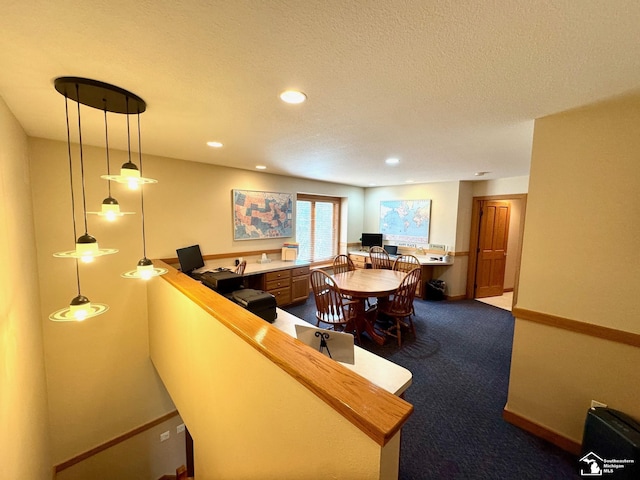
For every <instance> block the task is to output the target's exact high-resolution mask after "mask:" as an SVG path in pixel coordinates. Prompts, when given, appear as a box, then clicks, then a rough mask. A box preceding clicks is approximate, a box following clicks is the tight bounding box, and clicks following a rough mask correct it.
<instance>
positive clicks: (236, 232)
mask: <svg viewBox="0 0 640 480" xmlns="http://www.w3.org/2000/svg"><path fill="white" fill-rule="evenodd" d="M293 201H294V198H293V194H292V193H278V192H262V191H254V190H233V239H234V240H260V239H265V238H280V237H291V236H293Z"/></svg>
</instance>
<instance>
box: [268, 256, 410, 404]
mask: <svg viewBox="0 0 640 480" xmlns="http://www.w3.org/2000/svg"><path fill="white" fill-rule="evenodd" d="M287 263H291V262H287ZM276 311H277V313H278V316H277V318H276V320H275V321H274V322H273V325H274V326H275V327H276V328H278V329H279V330H281V331H283V332H285V333H287V334H289V335H291V336H292V337H294V338H295V336H296V328H295V325H296V324H299V325H307V326H313V325H311V324H310V323H309V322H305V321H304V320H302V319H301V318H298V317H296V316H295V315H292V314H290V313H289V312H285V311H284V310H282V309H280V308H278V309H276ZM354 360H355V362H354V364H353V365H350V364H348V363H342V362H340V364H341V365H344V366H345V367H347V368H348V369H349V370H352V371H353V372H355V373H357V374H358V375H360V376H361V377H364V378H366V379H367V380H369V381H370V382H371V383H373V384H375V385H377V386H379V387H380V388H384V389H385V390H386V391H387V392H390V393H393V394H394V395H401V394H402V393H403V392H404V391H405V390H406V389H407V388H409V386H410V385H411V382H412V379H413V375H412V374H411V372H410V371H409V370H407V369H406V368H404V367H401V366H400V365H397V364H395V363H393V362H390V361H389V360H386V359H384V358H382V357H379V356H378V355H376V354H374V353H371V352H369V351H367V350H365V349H364V348H360V347H358V346H357V345H356V346H355V347H354Z"/></svg>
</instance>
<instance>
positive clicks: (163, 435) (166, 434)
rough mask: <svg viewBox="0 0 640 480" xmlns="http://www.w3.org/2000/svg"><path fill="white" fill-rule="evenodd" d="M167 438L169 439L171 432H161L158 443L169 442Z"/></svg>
mask: <svg viewBox="0 0 640 480" xmlns="http://www.w3.org/2000/svg"><path fill="white" fill-rule="evenodd" d="M169 437H171V432H170V431H169V430H167V431H166V432H162V433H161V434H160V441H161V442H164V441H166V440H169Z"/></svg>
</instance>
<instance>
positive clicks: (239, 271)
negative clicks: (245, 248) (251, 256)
mask: <svg viewBox="0 0 640 480" xmlns="http://www.w3.org/2000/svg"><path fill="white" fill-rule="evenodd" d="M246 267H247V261H246V260H243V261H241V262H240V263H239V264H238V265H237V266H236V273H237V274H238V275H242V274H243V273H244V269H245V268H246Z"/></svg>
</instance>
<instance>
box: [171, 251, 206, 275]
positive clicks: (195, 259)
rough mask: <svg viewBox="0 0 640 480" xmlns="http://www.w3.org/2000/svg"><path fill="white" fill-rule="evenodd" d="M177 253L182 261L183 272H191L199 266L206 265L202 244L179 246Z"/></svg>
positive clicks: (181, 268)
mask: <svg viewBox="0 0 640 480" xmlns="http://www.w3.org/2000/svg"><path fill="white" fill-rule="evenodd" d="M176 253H177V254H178V260H179V261H180V270H182V272H183V273H191V272H192V271H194V270H196V269H197V268H201V267H204V259H203V258H202V253H201V252H200V245H191V246H190V247H184V248H178V249H177V250H176Z"/></svg>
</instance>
